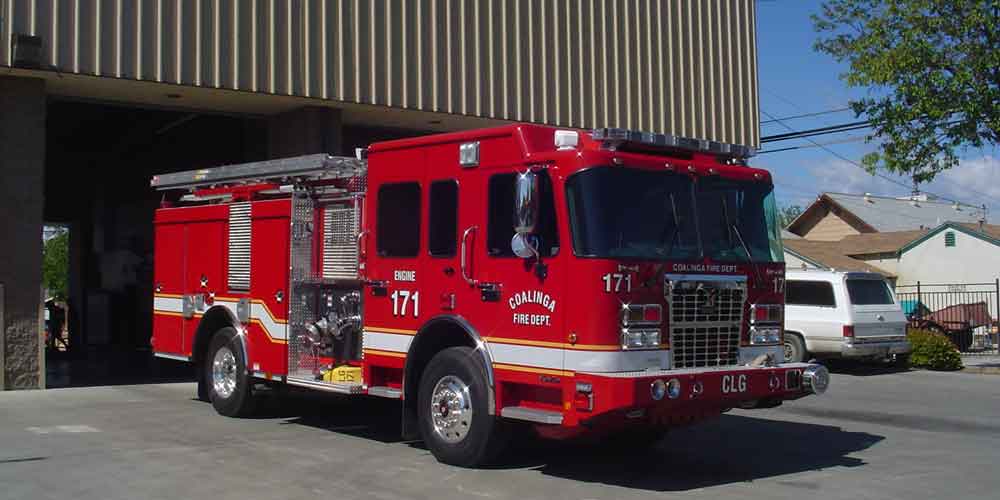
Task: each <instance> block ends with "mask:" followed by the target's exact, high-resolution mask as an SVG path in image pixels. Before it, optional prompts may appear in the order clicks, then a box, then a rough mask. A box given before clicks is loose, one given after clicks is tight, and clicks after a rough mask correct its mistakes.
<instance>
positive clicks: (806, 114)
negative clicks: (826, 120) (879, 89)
mask: <svg viewBox="0 0 1000 500" xmlns="http://www.w3.org/2000/svg"><path fill="white" fill-rule="evenodd" d="M850 110H851V108H837V109H828V110H826V111H817V112H815V113H805V114H801V115H792V116H783V117H781V118H775V119H773V120H764V121H762V122H760V124H761V125H766V124H768V123H778V120H797V119H799V118H811V117H813V116H822V115H832V114H834V113H843V112H844V111H850Z"/></svg>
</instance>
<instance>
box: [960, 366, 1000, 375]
mask: <svg viewBox="0 0 1000 500" xmlns="http://www.w3.org/2000/svg"><path fill="white" fill-rule="evenodd" d="M959 371H960V372H961V373H969V374H973V375H1000V366H966V367H965V368H963V369H961V370H959Z"/></svg>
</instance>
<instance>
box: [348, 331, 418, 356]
mask: <svg viewBox="0 0 1000 500" xmlns="http://www.w3.org/2000/svg"><path fill="white" fill-rule="evenodd" d="M411 342H413V335H401V334H398V333H383V332H370V331H367V330H365V332H364V339H363V340H362V343H361V345H362V346H364V348H365V349H378V350H380V351H391V352H401V353H403V354H406V352H407V351H409V350H410V343H411Z"/></svg>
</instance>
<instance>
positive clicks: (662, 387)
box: [649, 379, 667, 401]
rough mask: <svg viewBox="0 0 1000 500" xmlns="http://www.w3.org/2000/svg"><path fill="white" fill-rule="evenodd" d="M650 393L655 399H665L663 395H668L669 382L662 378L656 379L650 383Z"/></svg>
mask: <svg viewBox="0 0 1000 500" xmlns="http://www.w3.org/2000/svg"><path fill="white" fill-rule="evenodd" d="M649 395H650V396H652V397H653V401H659V400H661V399H663V396H666V395H667V383H666V382H664V381H663V380H662V379H656V380H654V381H653V383H652V384H650V385H649Z"/></svg>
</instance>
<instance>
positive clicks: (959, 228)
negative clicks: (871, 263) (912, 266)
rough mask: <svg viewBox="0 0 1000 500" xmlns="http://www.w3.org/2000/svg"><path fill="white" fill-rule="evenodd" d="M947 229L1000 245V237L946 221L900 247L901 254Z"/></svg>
mask: <svg viewBox="0 0 1000 500" xmlns="http://www.w3.org/2000/svg"><path fill="white" fill-rule="evenodd" d="M947 229H951V230H953V231H958V232H960V233H963V234H967V235H969V236H972V237H974V238H979V239H980V240H983V241H985V242H987V243H992V244H994V245H996V246H1000V239H997V238H994V237H993V236H990V235H988V234H986V233H983V232H979V231H973V230H972V229H969V228H967V227H965V226H964V225H962V224H958V223H955V222H945V223H944V224H941V225H940V226H938V227H936V228H934V229H932V230H930V231H928V232H927V234H925V235H924V236H921V237H920V238H917V239H915V240H913V241H911V242H909V243H907V244H906V245H903V247H902V248H900V249H899V255H900V256H902V255H903V254H904V253H906V252H908V251H910V250H912V249H914V248H916V247H918V246H920V245H921V244H922V243H923V242H925V241H927V240H929V239H931V238H933V237H934V236H935V235H937V234H939V233H940V232H942V231H944V230H947Z"/></svg>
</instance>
